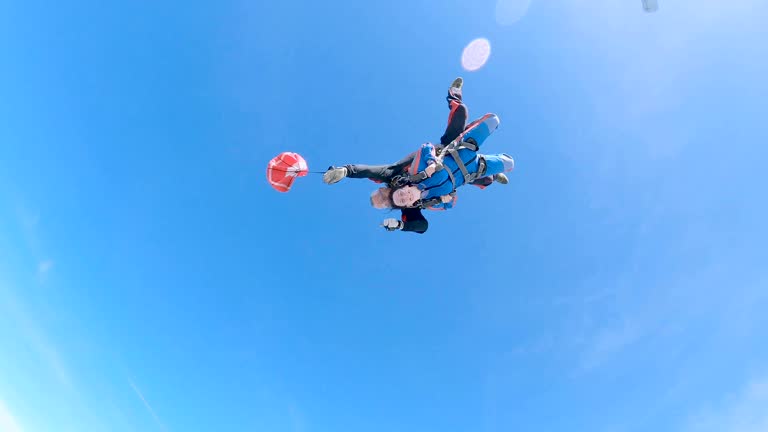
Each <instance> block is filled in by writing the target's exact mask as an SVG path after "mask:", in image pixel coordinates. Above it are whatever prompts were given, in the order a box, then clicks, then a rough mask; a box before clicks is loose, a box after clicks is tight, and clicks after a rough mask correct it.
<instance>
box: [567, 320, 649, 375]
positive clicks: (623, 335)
mask: <svg viewBox="0 0 768 432" xmlns="http://www.w3.org/2000/svg"><path fill="white" fill-rule="evenodd" d="M643 331H644V329H643V327H642V326H641V325H640V324H639V323H638V322H637V321H631V320H625V321H623V322H622V323H621V324H620V325H617V326H612V327H604V328H602V329H600V330H599V331H597V333H595V335H594V337H593V339H592V340H591V341H588V342H587V347H586V349H585V351H584V352H583V354H582V367H583V368H584V369H587V370H589V369H593V368H595V367H598V366H600V365H601V364H603V363H605V362H606V361H608V360H610V359H611V357H613V356H615V355H617V354H619V353H620V352H621V351H622V350H624V349H625V348H627V347H628V346H630V345H632V344H633V343H635V342H636V341H637V340H638V339H639V338H640V337H642V335H643Z"/></svg>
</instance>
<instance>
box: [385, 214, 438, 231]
mask: <svg viewBox="0 0 768 432" xmlns="http://www.w3.org/2000/svg"><path fill="white" fill-rule="evenodd" d="M382 225H383V226H384V228H385V229H386V230H387V231H411V232H415V233H417V234H424V233H425V232H427V228H429V222H427V219H426V218H425V217H424V215H423V214H421V210H420V209H417V208H406V209H402V217H401V219H400V220H397V219H395V218H389V219H384V223H383V224H382Z"/></svg>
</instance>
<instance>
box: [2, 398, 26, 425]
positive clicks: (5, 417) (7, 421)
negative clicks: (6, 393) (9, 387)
mask: <svg viewBox="0 0 768 432" xmlns="http://www.w3.org/2000/svg"><path fill="white" fill-rule="evenodd" d="M23 431H24V429H22V428H21V426H19V421H18V420H16V418H15V417H14V415H13V413H11V410H9V409H8V407H7V406H6V405H5V403H4V402H3V401H2V400H0V432H23Z"/></svg>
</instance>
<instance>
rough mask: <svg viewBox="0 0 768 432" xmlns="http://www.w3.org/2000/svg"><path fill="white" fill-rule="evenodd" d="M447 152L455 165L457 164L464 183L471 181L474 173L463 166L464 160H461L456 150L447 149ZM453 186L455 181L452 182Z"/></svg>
mask: <svg viewBox="0 0 768 432" xmlns="http://www.w3.org/2000/svg"><path fill="white" fill-rule="evenodd" d="M448 154H449V155H451V157H453V160H454V161H455V162H456V165H458V167H459V169H460V170H461V174H462V175H463V176H464V183H471V182H472V181H473V180H474V179H475V176H476V174H475V173H472V174H470V173H469V171H467V167H466V166H464V162H463V161H462V160H461V157H459V152H458V150H453V149H451V150H448ZM453 185H454V186H453V188H454V189H455V188H456V182H454V183H453Z"/></svg>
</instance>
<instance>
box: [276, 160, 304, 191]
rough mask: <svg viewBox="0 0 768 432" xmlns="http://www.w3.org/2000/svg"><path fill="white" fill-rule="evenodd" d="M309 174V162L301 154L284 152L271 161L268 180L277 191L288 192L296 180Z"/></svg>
mask: <svg viewBox="0 0 768 432" xmlns="http://www.w3.org/2000/svg"><path fill="white" fill-rule="evenodd" d="M308 172H309V167H308V166H307V161H305V160H304V158H303V157H301V155H300V154H298V153H293V152H283V153H280V154H279V155H277V156H275V157H274V158H273V159H272V160H270V161H269V164H268V165H267V180H268V181H269V184H270V185H272V187H273V188H275V190H277V191H279V192H288V191H289V190H290V189H291V186H293V182H294V181H295V180H296V178H297V177H304V176H305V175H307V173H308Z"/></svg>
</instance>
